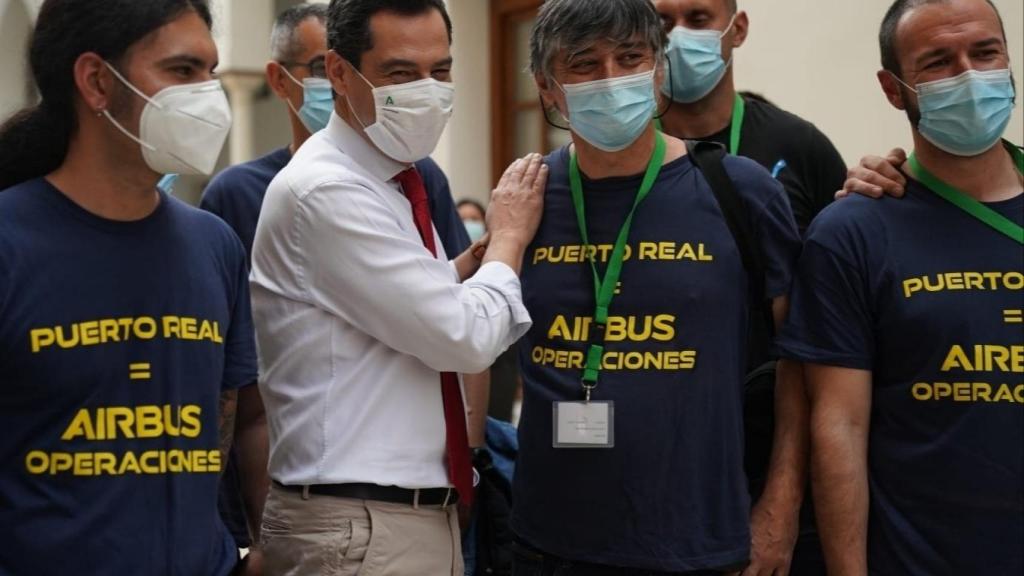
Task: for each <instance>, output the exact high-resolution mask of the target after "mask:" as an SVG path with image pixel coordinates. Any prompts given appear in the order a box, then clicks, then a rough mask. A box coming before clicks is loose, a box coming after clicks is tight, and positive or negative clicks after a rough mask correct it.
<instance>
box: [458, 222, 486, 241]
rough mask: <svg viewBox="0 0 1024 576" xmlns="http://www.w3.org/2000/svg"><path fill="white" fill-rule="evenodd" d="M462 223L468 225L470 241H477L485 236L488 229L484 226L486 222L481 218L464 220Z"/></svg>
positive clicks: (467, 230)
mask: <svg viewBox="0 0 1024 576" xmlns="http://www.w3.org/2000/svg"><path fill="white" fill-rule="evenodd" d="M462 223H463V224H464V225H465V226H466V232H467V233H468V234H469V241H470V242H476V241H477V240H479V239H481V238H483V236H484V232H486V231H487V230H486V229H485V228H484V223H483V222H481V221H479V220H463V221H462Z"/></svg>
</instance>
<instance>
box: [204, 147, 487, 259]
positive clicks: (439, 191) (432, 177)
mask: <svg viewBox="0 0 1024 576" xmlns="http://www.w3.org/2000/svg"><path fill="white" fill-rule="evenodd" d="M290 160H291V153H290V152H289V151H288V148H287V147H285V148H280V149H278V150H275V151H273V152H271V153H270V154H267V155H266V156H263V157H262V158H257V159H256V160H252V161H251V162H246V163H244V164H239V165H237V166H232V167H230V168H227V169H226V170H224V171H223V172H221V173H220V174H218V175H217V176H216V177H214V179H213V180H211V181H210V184H209V185H208V186H207V187H206V190H204V191H203V197H202V200H200V202H199V207H200V208H202V209H204V210H208V211H210V212H213V213H214V214H216V215H218V216H220V217H221V218H223V219H224V221H225V222H227V223H228V225H229V226H231V228H232V229H234V231H235V233H237V234H238V237H239V238H241V239H242V244H244V245H245V252H246V254H248V255H249V256H250V261H251V259H252V258H251V256H252V239H253V237H254V236H255V234H256V223H257V222H258V221H259V216H260V208H261V207H262V206H263V196H264V195H265V194H266V192H267V186H269V185H270V181H271V180H273V179H274V176H277V173H278V172H280V171H281V169H282V168H284V167H285V165H286V164H288V162H289V161H290ZM416 168H417V169H418V170H419V172H420V175H421V176H422V177H423V184H424V186H425V187H426V189H427V199H428V200H429V202H430V214H431V216H432V217H433V220H434V227H435V228H437V233H438V235H439V236H440V237H441V243H442V244H443V245H444V250H445V253H446V254H448V257H449V258H454V257H455V256H457V255H459V254H460V253H462V252H463V251H464V250H465V249H466V248H469V244H470V242H469V234H467V233H466V228H465V226H463V224H462V220H461V219H460V218H459V214H458V212H457V211H456V210H455V202H454V201H453V200H452V194H451V191H450V190H449V188H448V178H447V177H446V176H445V175H444V172H442V171H441V167H440V166H438V165H437V163H436V162H434V160H433V159H431V158H424V159H423V160H420V161H419V162H417V163H416Z"/></svg>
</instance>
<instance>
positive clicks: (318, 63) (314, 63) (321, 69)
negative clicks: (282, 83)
mask: <svg viewBox="0 0 1024 576" xmlns="http://www.w3.org/2000/svg"><path fill="white" fill-rule="evenodd" d="M278 64H280V65H281V66H298V67H300V68H305V69H307V70H309V75H310V76H312V77H313V78H327V64H326V62H325V58H324V57H323V56H317V57H316V58H313V59H312V60H310V61H309V62H288V61H278Z"/></svg>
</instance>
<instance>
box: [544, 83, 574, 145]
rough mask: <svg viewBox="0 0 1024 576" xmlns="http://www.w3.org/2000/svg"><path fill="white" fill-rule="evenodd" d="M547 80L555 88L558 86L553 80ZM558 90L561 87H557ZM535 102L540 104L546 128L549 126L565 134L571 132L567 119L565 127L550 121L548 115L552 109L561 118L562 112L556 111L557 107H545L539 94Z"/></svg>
mask: <svg viewBox="0 0 1024 576" xmlns="http://www.w3.org/2000/svg"><path fill="white" fill-rule="evenodd" d="M548 80H550V81H551V82H553V83H554V84H555V85H556V86H558V82H555V79H554V78H548ZM558 89H559V90H562V87H561V86H558ZM562 92H563V93H565V90H562ZM537 102H540V110H541V112H542V113H543V114H544V122H546V123H547V125H548V126H551V127H552V128H557V129H559V130H565V131H566V132H568V131H569V130H571V128H570V127H569V126H568V122H569V120H568V119H566V123H567V125H566V126H559V125H558V124H555V123H554V122H552V121H551V116H550V113H551V109H552V108H554V109H555V110H556V111H557V112H558V115H559V116H562V112H561V111H560V110H558V106H555V105H554V104H552V105H551V106H550V107H545V106H544V99H543V98H541V96H540V94H537ZM562 118H565V116H562Z"/></svg>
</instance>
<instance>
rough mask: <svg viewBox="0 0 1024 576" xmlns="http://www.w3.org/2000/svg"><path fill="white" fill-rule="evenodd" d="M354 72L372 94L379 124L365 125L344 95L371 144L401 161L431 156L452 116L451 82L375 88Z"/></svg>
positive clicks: (425, 81)
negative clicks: (368, 87)
mask: <svg viewBox="0 0 1024 576" xmlns="http://www.w3.org/2000/svg"><path fill="white" fill-rule="evenodd" d="M352 70H354V71H355V73H356V74H358V75H359V77H360V78H362V79H363V82H366V83H367V84H368V85H369V86H370V88H371V89H372V91H373V103H374V109H375V110H376V112H377V121H376V122H374V123H373V124H370V125H369V126H367V125H365V124H363V121H362V120H360V119H359V115H358V114H356V111H355V109H354V108H353V107H352V102H351V101H349V99H348V96H347V95H346V96H345V100H346V102H348V106H349V109H350V110H351V111H352V116H353V117H355V119H356V122H359V125H360V126H362V127H363V130H364V131H365V132H366V136H367V137H368V138H369V139H370V141H371V142H373V144H374V145H375V146H376V147H377V148H379V149H380V151H381V152H383V153H384V154H386V155H387V156H389V157H391V158H392V159H394V160H397V161H398V162H404V163H412V162H416V161H418V160H422V159H424V158H426V157H427V156H430V153H431V152H433V151H434V148H436V147H437V142H438V140H440V139H441V134H442V133H443V132H444V127H445V126H446V125H447V124H448V119H449V118H451V115H452V102H453V101H454V99H455V88H454V87H453V86H452V83H451V82H441V81H438V80H435V79H433V78H425V79H423V80H417V81H416V82H409V83H407V84H391V85H388V86H374V85H373V84H372V83H370V81H369V80H367V79H366V77H365V76H363V75H362V74H360V73H359V71H358V70H356V69H355V66H353V67H352Z"/></svg>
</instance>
